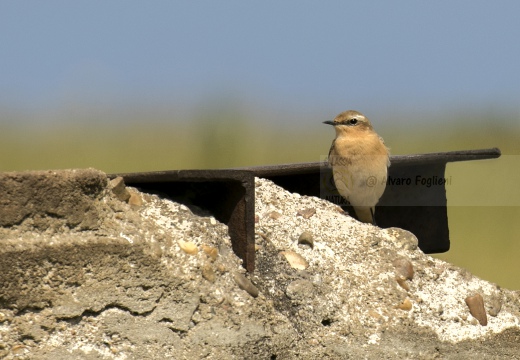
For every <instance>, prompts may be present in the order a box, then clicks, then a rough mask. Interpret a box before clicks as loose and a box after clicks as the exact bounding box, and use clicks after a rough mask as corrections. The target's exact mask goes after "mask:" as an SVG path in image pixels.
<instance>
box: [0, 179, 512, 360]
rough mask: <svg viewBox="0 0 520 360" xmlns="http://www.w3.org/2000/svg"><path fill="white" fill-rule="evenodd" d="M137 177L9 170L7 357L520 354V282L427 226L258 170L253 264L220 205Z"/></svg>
mask: <svg viewBox="0 0 520 360" xmlns="http://www.w3.org/2000/svg"><path fill="white" fill-rule="evenodd" d="M117 186H118V188H119V187H120V185H117ZM119 190H120V189H119ZM119 190H118V191H119ZM129 190H130V193H131V195H132V197H131V199H133V200H132V201H129V200H127V201H129V202H130V204H129V203H127V202H124V201H122V200H119V199H118V197H117V196H116V195H115V194H114V193H113V192H112V191H111V189H110V185H109V183H108V181H107V178H106V176H105V174H103V173H101V172H98V171H95V170H76V171H55V172H28V173H13V174H0V224H2V227H0V274H1V275H0V358H7V359H9V358H17V359H23V358H26V359H71V358H74V359H110V358H112V359H138V358H139V359H157V358H166V357H170V358H176V359H200V358H207V359H242V358H251V359H323V358H329V359H346V358H356V359H357V358H369V359H403V358H417V359H433V358H442V359H469V358H472V359H473V358H484V357H485V358H491V359H493V358H494V359H502V358H512V359H514V358H520V342H519V340H520V325H519V324H520V320H519V319H520V304H519V294H518V292H514V291H509V290H505V289H500V288H498V287H497V286H495V285H493V284H490V283H488V282H485V281H482V280H480V279H478V278H476V277H474V276H472V275H471V274H469V273H468V272H467V271H465V270H463V269H460V268H456V267H454V266H452V265H450V264H447V263H445V262H442V261H440V260H436V259H433V258H431V257H429V256H427V255H425V254H423V253H422V252H421V251H420V250H418V249H417V241H416V239H415V237H414V236H413V234H410V233H408V232H406V231H403V230H400V229H387V230H381V229H379V228H377V227H374V226H371V225H367V224H361V223H359V222H357V221H355V220H353V219H352V218H350V217H348V216H347V215H346V214H343V213H341V211H340V210H339V209H338V208H337V207H336V206H334V205H332V204H330V203H327V202H325V201H322V200H320V199H316V198H311V197H305V196H303V197H302V196H299V195H298V194H290V193H288V192H286V191H284V190H283V189H280V188H278V187H277V186H275V185H273V184H272V183H270V182H269V181H266V180H262V179H258V180H257V194H256V215H257V224H256V233H257V239H256V240H257V244H258V249H257V270H256V271H255V272H254V273H253V274H244V270H243V269H242V268H241V266H240V261H239V259H237V257H236V256H235V255H234V254H233V252H232V250H231V243H230V240H229V237H228V235H227V228H226V226H225V225H223V224H220V223H219V222H217V221H216V220H215V219H214V218H213V217H212V216H211V215H210V214H207V213H205V212H204V211H203V210H201V209H197V208H195V207H193V206H190V208H188V207H187V206H186V205H182V204H178V203H175V202H172V201H169V200H167V199H162V198H160V197H158V196H156V195H151V194H141V193H139V192H138V191H136V190H135V189H129ZM119 198H121V197H119ZM127 198H128V196H125V197H124V199H127ZM305 231H306V232H308V234H306V235H305V236H306V242H304V243H302V244H299V243H298V238H299V237H300V235H301V234H302V233H303V232H305ZM309 236H310V237H311V238H312V239H311V240H312V242H313V246H312V247H311V246H309V245H308V244H307V243H308V242H309ZM288 260H290V261H291V263H289V261H288ZM291 264H292V265H291ZM244 275H245V276H244ZM249 280H251V282H252V283H251V282H249ZM237 281H238V282H239V283H240V285H239V284H238V283H237ZM243 289H246V290H243ZM256 291H257V292H258V296H257V297H254V296H252V295H256ZM477 293H478V294H480V295H481V296H482V297H483V299H484V305H485V312H486V313H485V316H486V321H487V325H486V326H482V325H480V323H479V321H477V319H475V318H474V317H473V316H472V315H471V314H470V309H469V308H468V306H467V305H466V302H465V299H466V298H467V297H469V296H473V295H475V294H477ZM251 294H252V295H251Z"/></svg>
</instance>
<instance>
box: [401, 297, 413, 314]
mask: <svg viewBox="0 0 520 360" xmlns="http://www.w3.org/2000/svg"><path fill="white" fill-rule="evenodd" d="M397 308H398V309H401V310H405V311H410V310H412V302H411V301H410V299H408V298H406V299H404V301H403V302H402V303H401V304H399V305H397Z"/></svg>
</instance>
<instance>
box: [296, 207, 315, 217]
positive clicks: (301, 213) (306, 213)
mask: <svg viewBox="0 0 520 360" xmlns="http://www.w3.org/2000/svg"><path fill="white" fill-rule="evenodd" d="M314 214H316V209H314V208H307V209H303V210H298V212H297V213H296V215H299V216H302V217H303V218H304V219H309V218H311V217H312V216H313V215H314Z"/></svg>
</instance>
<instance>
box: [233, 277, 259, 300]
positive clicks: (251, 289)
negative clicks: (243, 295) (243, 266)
mask: <svg viewBox="0 0 520 360" xmlns="http://www.w3.org/2000/svg"><path fill="white" fill-rule="evenodd" d="M233 278H234V279H235V282H236V283H237V285H238V287H239V288H241V289H242V290H245V291H247V293H248V294H249V295H251V296H252V297H257V296H258V288H257V287H256V286H254V285H253V283H252V282H251V280H249V279H248V278H246V277H245V276H244V275H242V274H240V273H234V274H233Z"/></svg>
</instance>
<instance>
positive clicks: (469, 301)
mask: <svg viewBox="0 0 520 360" xmlns="http://www.w3.org/2000/svg"><path fill="white" fill-rule="evenodd" d="M465 301H466V305H468V308H469V313H470V314H471V315H472V316H473V317H474V318H475V319H477V320H478V322H479V323H480V325H482V326H486V325H487V315H486V309H485V308H484V299H483V298H482V295H480V294H475V295H473V296H468V297H467V298H466V299H465Z"/></svg>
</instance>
